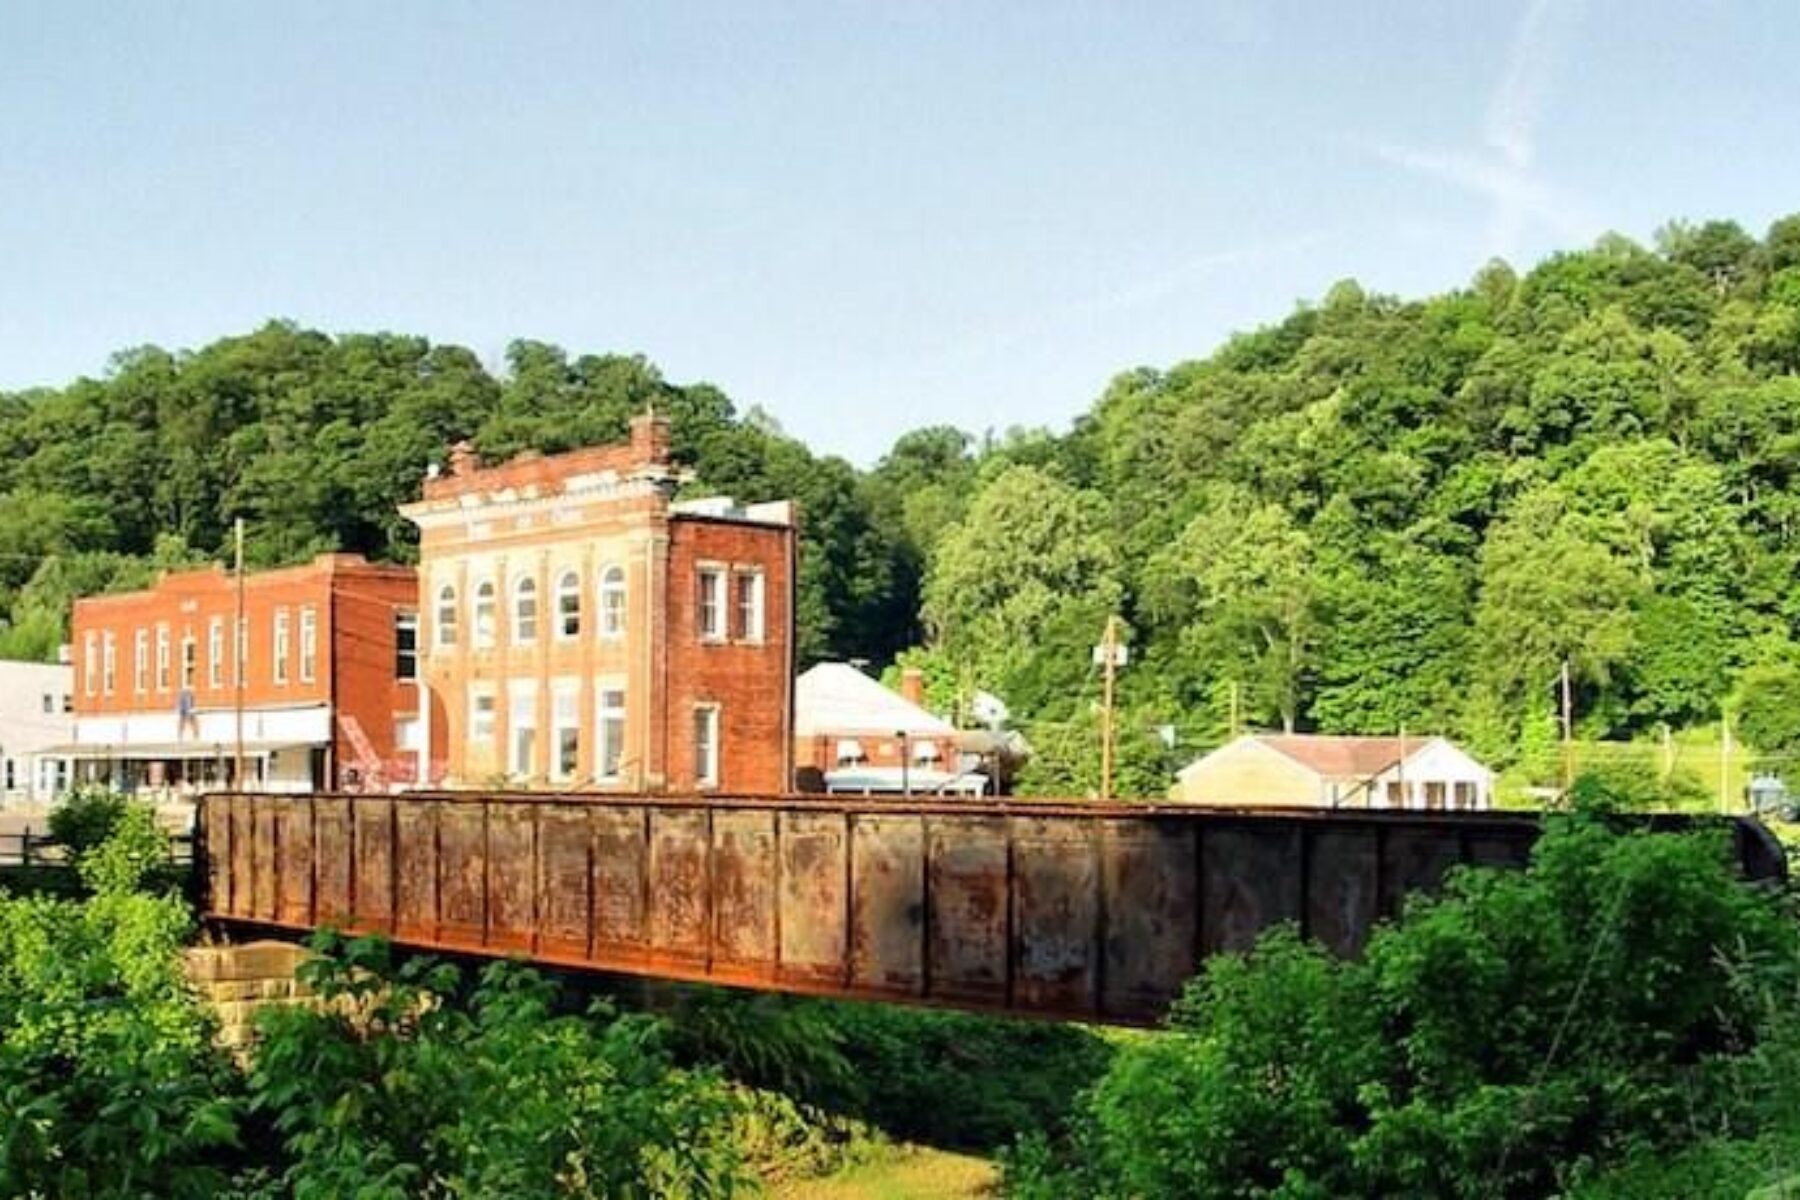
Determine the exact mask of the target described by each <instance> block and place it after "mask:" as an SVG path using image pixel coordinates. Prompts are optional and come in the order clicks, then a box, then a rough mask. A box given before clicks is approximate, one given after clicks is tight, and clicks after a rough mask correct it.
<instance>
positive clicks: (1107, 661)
mask: <svg viewBox="0 0 1800 1200" xmlns="http://www.w3.org/2000/svg"><path fill="white" fill-rule="evenodd" d="M1125 657H1126V651H1125V647H1124V646H1122V645H1120V643H1119V618H1117V617H1107V618H1106V629H1105V630H1104V631H1103V632H1102V633H1101V634H1100V644H1099V645H1098V646H1095V647H1094V661H1095V662H1097V663H1099V664H1100V668H1101V679H1102V680H1103V683H1102V685H1101V687H1102V690H1101V699H1100V798H1101V799H1102V800H1111V799H1112V791H1113V786H1112V781H1113V740H1114V732H1115V730H1114V721H1113V681H1114V676H1115V674H1116V673H1117V671H1118V668H1119V667H1121V666H1123V665H1124V663H1125Z"/></svg>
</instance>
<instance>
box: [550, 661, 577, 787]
mask: <svg viewBox="0 0 1800 1200" xmlns="http://www.w3.org/2000/svg"><path fill="white" fill-rule="evenodd" d="M550 722H551V729H552V730H554V731H555V734H556V743H555V745H556V758H555V760H554V762H552V764H551V771H550V777H551V778H552V779H558V780H566V779H573V778H575V773H576V772H577V771H579V770H580V769H581V686H580V684H578V683H577V682H576V681H575V680H573V679H559V680H557V681H556V684H555V691H554V692H553V693H552V698H551V714H550Z"/></svg>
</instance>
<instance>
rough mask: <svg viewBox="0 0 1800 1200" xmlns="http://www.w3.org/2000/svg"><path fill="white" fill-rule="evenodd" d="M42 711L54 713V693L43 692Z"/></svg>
mask: <svg viewBox="0 0 1800 1200" xmlns="http://www.w3.org/2000/svg"><path fill="white" fill-rule="evenodd" d="M44 711H45V712H47V713H54V712H55V711H56V693H55V692H45V693H44Z"/></svg>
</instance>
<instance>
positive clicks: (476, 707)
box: [469, 688, 494, 748]
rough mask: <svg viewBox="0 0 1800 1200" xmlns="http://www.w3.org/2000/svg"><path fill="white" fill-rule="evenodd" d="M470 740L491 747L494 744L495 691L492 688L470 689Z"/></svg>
mask: <svg viewBox="0 0 1800 1200" xmlns="http://www.w3.org/2000/svg"><path fill="white" fill-rule="evenodd" d="M469 741H471V742H473V743H476V744H477V745H484V746H487V747H490V748H491V747H492V746H493V744H494V692H493V689H491V688H471V689H470V690H469Z"/></svg>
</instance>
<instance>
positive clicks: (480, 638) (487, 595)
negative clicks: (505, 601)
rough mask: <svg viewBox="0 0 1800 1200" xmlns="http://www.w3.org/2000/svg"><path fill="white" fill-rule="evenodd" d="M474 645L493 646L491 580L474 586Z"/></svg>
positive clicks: (492, 595) (492, 590) (485, 580)
mask: <svg viewBox="0 0 1800 1200" xmlns="http://www.w3.org/2000/svg"><path fill="white" fill-rule="evenodd" d="M475 644H476V645H477V646H491V645H493V644H494V581H493V580H491V579H484V580H482V581H481V582H480V583H478V584H476V585H475Z"/></svg>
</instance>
